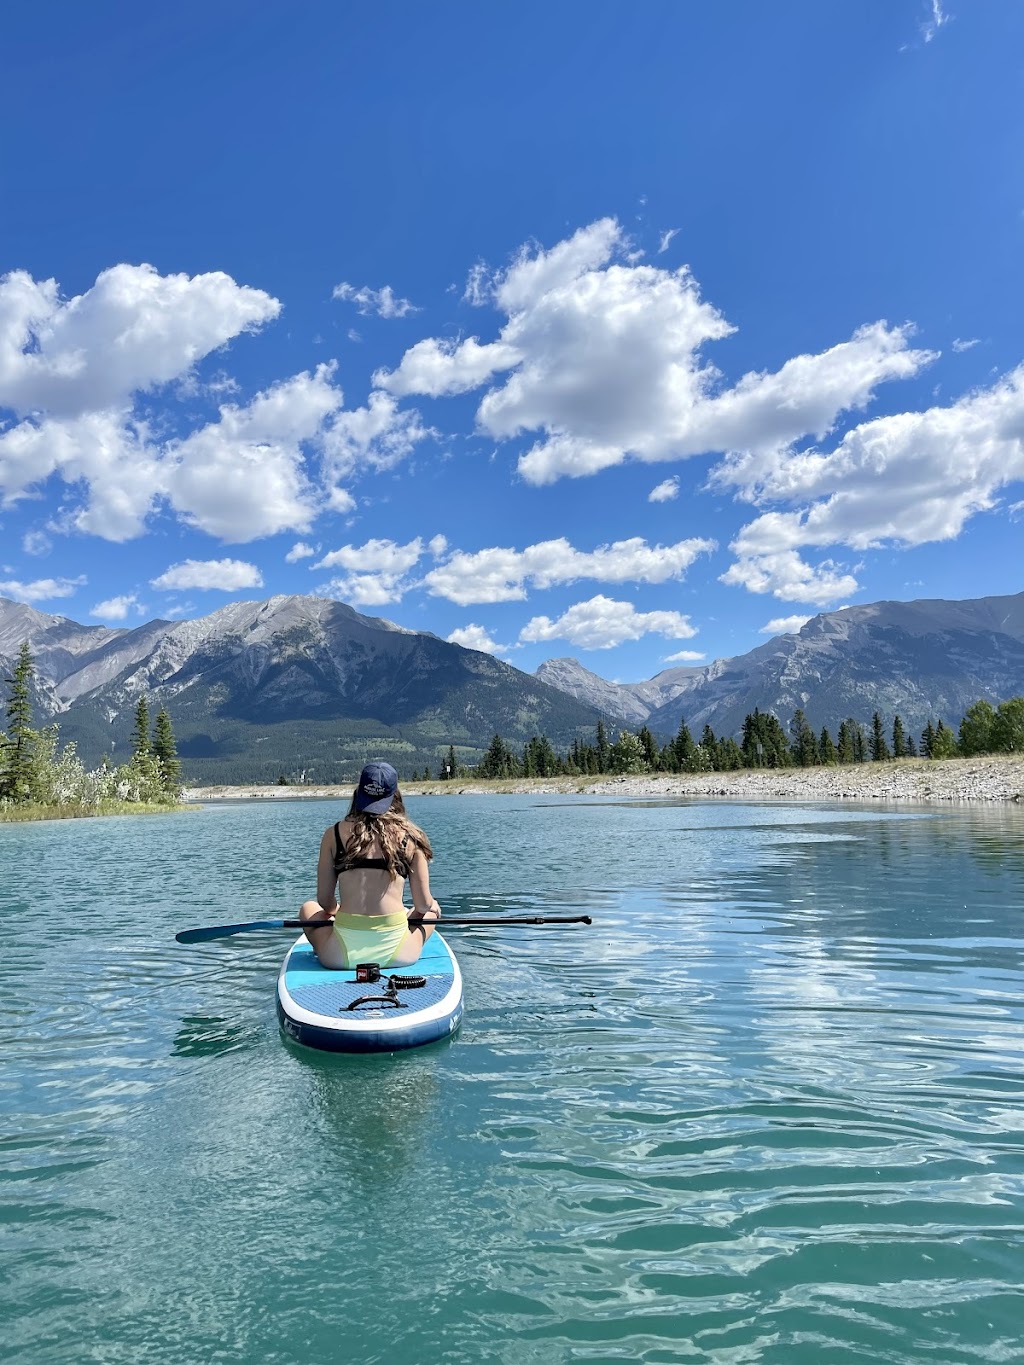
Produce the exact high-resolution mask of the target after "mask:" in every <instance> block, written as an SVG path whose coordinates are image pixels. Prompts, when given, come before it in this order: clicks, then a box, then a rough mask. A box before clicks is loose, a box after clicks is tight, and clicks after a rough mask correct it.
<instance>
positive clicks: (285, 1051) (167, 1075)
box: [0, 797, 1024, 1365]
mask: <svg viewBox="0 0 1024 1365" xmlns="http://www.w3.org/2000/svg"><path fill="white" fill-rule="evenodd" d="M413 814H414V818H417V819H420V820H421V821H422V822H423V823H424V825H425V826H426V827H427V829H428V830H429V831H430V833H431V836H432V839H433V841H434V843H435V846H436V848H437V852H438V857H437V861H436V864H435V871H434V875H433V880H434V884H435V890H436V892H437V895H438V898H439V899H440V901H441V903H442V905H443V906H444V908H445V910H446V911H447V912H448V913H449V914H452V913H462V914H468V915H479V914H505V913H507V914H515V913H564V912H566V911H567V910H571V911H572V912H573V913H588V914H591V915H592V916H593V917H594V920H595V923H594V926H593V928H592V929H590V930H582V929H568V930H558V929H550V928H548V929H543V928H536V929H527V928H521V929H504V930H502V929H497V928H495V929H493V930H486V931H482V932H479V933H477V932H466V933H463V934H460V935H458V936H456V933H455V931H454V930H453V931H452V937H451V941H452V943H453V946H454V947H455V949H456V951H457V953H458V955H459V959H460V962H461V964H462V967H463V972H464V975H465V979H466V1002H467V1013H466V1016H465V1020H464V1023H463V1026H462V1029H461V1031H460V1033H459V1035H458V1036H457V1037H456V1038H455V1039H454V1040H452V1041H451V1042H449V1043H447V1044H445V1045H443V1046H438V1047H433V1048H430V1049H424V1050H423V1051H422V1052H412V1053H409V1054H399V1055H397V1056H393V1057H368V1058H360V1057H355V1058H350V1057H333V1056H319V1055H317V1054H315V1053H309V1052H305V1051H303V1050H301V1049H296V1048H294V1047H292V1046H290V1045H288V1044H286V1043H285V1042H284V1041H283V1040H282V1039H281V1038H280V1036H279V1033H278V1029H277V1024H276V1019H275V1016H274V986H275V979H276V972H277V967H278V965H279V962H280V958H281V956H282V955H283V953H284V951H285V949H286V947H287V942H286V941H283V940H281V939H278V938H276V937H274V936H273V935H246V936H240V937H238V938H235V939H226V940H222V941H219V942H216V943H212V944H203V945H193V946H191V947H187V948H186V947H183V946H181V945H178V944H175V943H174V941H173V934H174V932H175V931H176V930H178V929H180V928H184V927H186V926H193V925H200V924H203V923H216V922H221V921H223V920H224V919H225V918H231V919H234V918H249V917H250V914H251V917H252V918H259V917H263V916H277V915H280V914H281V913H282V912H287V911H289V910H290V909H291V908H293V907H294V906H295V905H297V904H298V903H299V902H300V901H301V900H302V899H303V898H304V897H305V896H306V895H308V894H309V892H310V890H311V889H312V882H313V863H314V860H315V852H316V845H317V841H318V839H319V835H320V833H321V831H322V829H323V828H324V827H325V826H326V825H327V824H328V823H329V822H330V821H331V820H332V819H333V818H335V817H336V815H337V812H336V811H335V810H334V809H333V808H332V807H331V806H330V805H329V804H328V803H310V802H283V803H275V805H274V806H273V808H268V807H264V806H260V805H258V804H257V805H254V806H233V807H227V808H214V809H211V810H209V811H206V812H203V813H200V814H197V813H194V812H190V813H188V814H187V815H185V816H173V815H171V816H167V817H154V818H152V819H148V820H146V821H132V820H117V821H105V822H102V823H101V822H76V823H72V824H69V825H60V826H29V827H24V828H15V827H7V828H2V829H0V865H2V866H3V868H4V869H5V870H7V869H16V875H15V876H4V877H0V919H2V925H0V928H2V931H3V936H4V952H3V956H2V958H0V1049H2V1052H0V1056H2V1057H3V1060H4V1065H3V1066H2V1067H0V1257H2V1258H3V1274H4V1277H5V1278H4V1296H3V1298H2V1300H0V1329H2V1331H3V1340H4V1350H5V1358H10V1359H12V1360H18V1361H25V1362H32V1363H33V1365H34V1363H35V1362H50V1361H75V1362H78V1361H103V1362H122V1361H124V1362H133V1365H134V1362H136V1361H138V1360H140V1359H146V1360H152V1361H156V1362H159V1363H160V1365H163V1362H179V1361H180V1362H189V1365H191V1362H194V1361H196V1360H206V1359H211V1360H212V1359H225V1360H230V1361H233V1362H249V1361H252V1362H264V1361H275V1362H293V1361H294V1362H299V1361H302V1362H307V1361H318V1360H334V1359H339V1358H348V1357H349V1356H351V1357H352V1358H357V1359H360V1360H363V1361H368V1362H370V1361H389V1362H393V1361H397V1362H406V1361H408V1362H416V1365H419V1362H423V1361H433V1360H441V1359H444V1360H446V1361H453V1362H460V1361H465V1362H469V1361H474V1362H475V1361H495V1362H508V1363H509V1365H519V1362H531V1363H532V1362H544V1363H546V1362H564V1361H571V1360H579V1361H586V1362H595V1361H600V1362H604V1361H621V1360H628V1361H638V1360H639V1361H650V1362H655V1361H676V1360H678V1361H702V1360H704V1361H714V1362H737V1363H740V1362H742V1363H744V1365H745V1362H755V1361H756V1362H761V1361H766V1362H774V1363H775V1365H803V1362H807V1365H820V1363H821V1362H829V1365H831V1362H842V1361H846V1360H850V1361H853V1360H886V1361H896V1362H904V1361H908V1362H909V1361H922V1362H923V1361H930V1362H935V1361H941V1362H943V1365H955V1363H956V1362H968V1361H970V1362H976V1361H1004V1360H1011V1359H1016V1358H1020V1357H1021V1355H1022V1353H1024V1334H1022V1329H1021V1323H1022V1322H1024V1289H1022V1284H1024V1117H1022V1115H1024V1104H1022V1099H1024V961H1022V949H1024V942H1022V935H1021V925H1022V923H1024V914H1022V912H1024V811H1021V810H1020V809H1019V808H1013V809H1012V810H1011V809H1001V808H1000V809H995V810H969V811H968V810H937V811H928V812H920V811H918V812H914V811H908V810H896V811H889V810H885V809H880V808H864V807H861V808H857V807H845V806H844V807H841V808H839V807H832V808H827V807H797V806H786V805H784V804H772V805H749V804H747V805H745V804H742V803H738V802H737V803H726V802H720V803H717V804H701V803H700V802H696V801H687V802H676V803H671V802H651V801H644V802H623V801H621V800H617V799H614V800H613V799H608V800H602V799H595V800H572V799H567V800H559V799H552V798H544V799H543V800H537V801H533V800H530V799H529V798H525V797H510V798H504V799H502V798H492V799H486V798H461V799H459V800H453V799H450V798H436V799H433V800H430V799H426V798H424V799H422V800H420V801H419V802H416V803H415V806H414V811H413ZM253 848H259V849H260V851H261V857H262V858H263V859H264V866H263V867H262V869H261V871H260V877H259V885H260V893H259V894H258V895H255V894H254V893H253V892H252V890H251V877H252V868H251V866H250V865H249V863H250V859H249V854H248V850H251V849H253ZM240 849H241V850H246V854H245V856H244V858H243V857H240V855H239V853H238V850H240ZM186 852H187V856H185V854H186ZM58 857H59V858H61V859H67V858H73V859H74V861H75V865H76V866H77V867H79V868H80V869H81V872H80V886H79V896H78V910H77V912H76V916H75V918H74V920H73V921H72V922H71V923H70V924H69V927H68V933H67V935H65V936H64V937H62V938H61V939H59V940H56V939H53V938H48V937H44V936H41V935H40V934H39V932H38V928H37V927H36V926H35V925H34V924H33V923H32V919H31V906H32V903H33V899H34V896H33V893H32V891H31V888H33V887H38V886H41V885H45V884H46V877H47V874H48V869H49V868H51V867H52V865H53V863H54V859H55V858H58ZM140 869H141V870H140ZM140 879H141V882H140ZM12 888H14V889H12ZM140 904H142V905H147V906H151V907H153V908H152V909H151V910H150V911H149V912H148V913H147V914H146V915H140V914H139V911H138V906H139V905H140ZM240 904H244V905H246V906H247V909H246V911H245V912H244V914H243V915H238V914H236V911H237V907H238V906H239V905H240ZM226 905H231V907H232V910H231V914H230V915H228V916H225V914H224V906H226Z"/></svg>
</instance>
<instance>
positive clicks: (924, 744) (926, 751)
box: [921, 721, 935, 758]
mask: <svg viewBox="0 0 1024 1365" xmlns="http://www.w3.org/2000/svg"><path fill="white" fill-rule="evenodd" d="M934 744H935V726H934V725H933V724H932V723H931V721H929V722H928V724H927V725H926V726H925V727H924V729H923V730H922V731H921V757H922V758H932V757H933V755H932V747H933V745H934Z"/></svg>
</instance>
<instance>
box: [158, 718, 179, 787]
mask: <svg viewBox="0 0 1024 1365" xmlns="http://www.w3.org/2000/svg"><path fill="white" fill-rule="evenodd" d="M153 757H154V758H155V759H156V761H157V765H158V767H159V769H160V786H161V787H162V788H163V790H164V791H165V792H167V794H168V795H169V796H178V795H179V794H180V792H181V763H180V762H179V760H178V746H177V745H176V744H175V742H174V730H173V728H172V726H171V718H170V716H169V715H168V714H167V710H166V708H165V707H163V706H161V708H160V710H159V711H158V712H157V713H156V720H155V721H154V722H153Z"/></svg>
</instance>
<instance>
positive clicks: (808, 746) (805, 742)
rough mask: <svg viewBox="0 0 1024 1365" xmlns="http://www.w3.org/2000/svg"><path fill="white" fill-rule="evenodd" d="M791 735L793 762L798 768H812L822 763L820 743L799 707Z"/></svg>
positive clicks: (792, 723)
mask: <svg viewBox="0 0 1024 1365" xmlns="http://www.w3.org/2000/svg"><path fill="white" fill-rule="evenodd" d="M789 733H790V736H791V738H792V751H793V761H794V762H795V763H796V765H797V766H798V767H800V768H811V767H813V766H814V765H815V764H816V763H820V761H821V759H820V757H819V754H818V741H817V740H816V739H815V738H814V731H813V730H812V729H811V727H810V725H809V724H808V722H807V717H806V716H805V715H804V713H803V710H802V709H801V708H800V707H799V706H798V707H797V709H796V710H795V711H794V712H793V719H792V721H791V723H790V727H789Z"/></svg>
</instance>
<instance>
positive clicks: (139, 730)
mask: <svg viewBox="0 0 1024 1365" xmlns="http://www.w3.org/2000/svg"><path fill="white" fill-rule="evenodd" d="M149 752H150V742H149V702H148V701H147V699H146V694H145V692H143V693H142V695H141V696H140V697H139V700H138V701H137V702H136V703H135V724H134V726H133V727H132V757H133V758H143V757H144V756H145V755H146V754H148V753H149Z"/></svg>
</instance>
